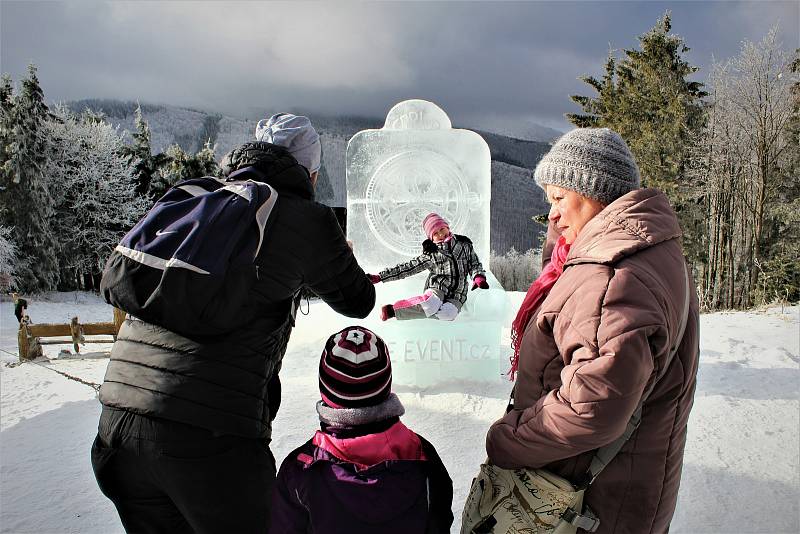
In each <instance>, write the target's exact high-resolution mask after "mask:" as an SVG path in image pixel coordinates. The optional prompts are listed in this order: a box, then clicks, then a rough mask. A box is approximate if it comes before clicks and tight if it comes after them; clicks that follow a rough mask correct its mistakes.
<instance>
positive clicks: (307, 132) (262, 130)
mask: <svg viewBox="0 0 800 534" xmlns="http://www.w3.org/2000/svg"><path fill="white" fill-rule="evenodd" d="M256 139H257V140H259V141H266V142H267V143H272V144H273V145H280V146H282V147H284V148H286V149H287V150H288V151H289V152H290V153H291V154H292V156H294V159H296V160H297V163H299V164H300V165H302V166H303V167H305V168H306V169H308V172H314V171H318V170H319V168H320V161H321V159H322V146H321V145H320V142H319V134H317V131H316V130H315V129H314V127H313V126H312V125H311V121H310V120H308V117H303V116H302V115H292V114H291V113H278V114H276V115H273V116H272V117H270V118H268V119H262V120H260V121H258V124H257V125H256Z"/></svg>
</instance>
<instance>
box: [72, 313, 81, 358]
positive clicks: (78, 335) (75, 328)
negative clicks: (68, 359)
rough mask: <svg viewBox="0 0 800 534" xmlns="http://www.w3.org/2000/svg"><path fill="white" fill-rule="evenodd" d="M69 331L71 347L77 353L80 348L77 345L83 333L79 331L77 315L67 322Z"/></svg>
mask: <svg viewBox="0 0 800 534" xmlns="http://www.w3.org/2000/svg"><path fill="white" fill-rule="evenodd" d="M69 332H70V334H71V335H72V347H73V348H74V349H75V354H79V353H80V352H81V348H80V347H79V346H78V343H80V342H81V341H82V340H83V334H82V333H81V325H80V323H78V318H77V317H73V318H72V320H71V321H70V322H69Z"/></svg>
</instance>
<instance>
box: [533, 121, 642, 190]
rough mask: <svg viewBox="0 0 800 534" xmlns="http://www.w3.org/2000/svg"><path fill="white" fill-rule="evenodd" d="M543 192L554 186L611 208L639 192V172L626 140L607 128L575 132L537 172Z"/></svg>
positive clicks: (563, 139)
mask: <svg viewBox="0 0 800 534" xmlns="http://www.w3.org/2000/svg"><path fill="white" fill-rule="evenodd" d="M534 178H535V179H536V183H537V184H539V187H541V188H542V189H544V188H545V185H547V184H550V185H555V186H558V187H563V188H564V189H569V190H571V191H575V192H577V193H580V194H581V195H583V196H585V197H589V198H593V199H595V200H598V201H600V202H601V203H603V204H606V205H608V204H611V203H612V202H614V201H615V200H616V199H618V198H619V197H621V196H622V195H624V194H626V193H629V192H631V191H633V190H634V189H639V168H638V167H637V166H636V161H635V160H634V159H633V154H631V151H630V149H629V148H628V145H626V144H625V140H624V139H622V137H621V136H620V135H619V134H618V133H617V132H615V131H613V130H609V129H608V128H576V129H574V130H572V131H571V132H567V133H566V134H564V135H563V136H562V137H561V138H560V139H559V140H558V141H556V144H554V145H553V148H551V149H550V152H548V153H547V154H545V155H544V157H543V158H542V159H541V161H540V162H539V164H538V165H537V166H536V171H535V172H534Z"/></svg>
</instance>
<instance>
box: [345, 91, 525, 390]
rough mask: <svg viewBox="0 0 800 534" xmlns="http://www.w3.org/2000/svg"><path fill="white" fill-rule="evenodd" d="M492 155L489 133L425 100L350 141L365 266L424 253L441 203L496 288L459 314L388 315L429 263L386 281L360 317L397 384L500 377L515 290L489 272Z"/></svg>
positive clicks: (354, 223) (350, 187)
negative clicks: (386, 353) (426, 227)
mask: <svg viewBox="0 0 800 534" xmlns="http://www.w3.org/2000/svg"><path fill="white" fill-rule="evenodd" d="M490 196H491V159H490V155H489V147H488V146H487V145H486V142H485V141H484V140H483V138H482V137H481V136H480V135H478V134H476V133H475V132H471V131H468V130H454V129H452V128H451V124H450V119H449V118H448V117H447V115H446V114H445V112H444V111H442V109H441V108H439V107H438V106H436V105H435V104H433V103H431V102H427V101H424V100H407V101H405V102H401V103H399V104H397V105H395V106H394V107H393V108H392V109H391V110H390V111H389V114H388V115H387V117H386V124H385V125H384V127H383V128H381V129H380V130H364V131H361V132H359V133H357V134H356V135H355V136H353V138H352V139H350V142H349V143H348V145H347V211H348V215H347V228H348V239H350V240H351V241H352V242H353V250H354V251H355V254H356V257H357V258H358V261H359V263H360V264H361V265H362V266H363V267H364V269H365V270H366V271H367V272H372V273H377V272H378V271H380V270H382V269H384V268H386V267H392V266H394V265H396V264H398V263H400V262H403V261H408V260H409V259H410V258H412V257H415V256H417V255H419V254H421V253H422V241H423V240H424V239H425V235H424V233H423V231H422V220H423V218H424V217H425V216H426V215H427V214H428V213H430V212H436V213H438V214H440V215H441V216H442V217H444V218H445V219H446V220H447V221H449V222H450V228H451V230H452V231H453V232H454V233H457V234H463V235H466V236H468V237H469V238H470V239H471V240H472V242H473V244H474V247H475V251H476V252H477V254H478V256H479V257H480V259H481V262H482V263H483V266H484V268H485V269H486V270H487V273H486V274H487V280H488V282H489V285H490V289H489V290H480V289H476V290H475V291H471V292H470V293H469V297H468V299H467V302H466V304H465V306H464V308H463V309H462V310H461V313H460V314H459V315H458V317H457V318H456V320H455V321H453V322H445V321H437V320H435V319H427V320H425V319H422V320H414V321H397V320H396V319H391V320H389V321H386V322H381V320H380V317H379V314H380V305H383V304H388V303H392V302H395V301H396V300H399V299H401V298H407V297H410V296H413V295H419V294H421V293H422V291H423V288H424V284H425V277H426V276H427V271H426V272H424V273H421V274H418V275H416V276H412V277H410V278H406V279H404V280H399V281H395V282H390V283H380V284H377V285H376V286H375V288H376V290H377V305H376V307H375V311H373V313H372V314H371V315H370V317H369V318H367V319H366V320H364V321H362V322H361V323H362V324H364V325H365V326H367V327H368V328H371V329H373V330H374V331H375V332H376V333H377V334H379V335H380V336H381V337H383V338H384V339H385V340H386V341H387V343H388V344H389V349H390V351H391V355H392V365H393V368H394V382H395V383H396V384H403V385H414V386H420V387H426V386H430V385H432V384H436V383H439V382H443V381H448V380H481V381H486V380H492V381H493V380H500V379H501V375H502V374H503V373H504V371H505V370H506V369H507V366H508V354H509V352H510V349H509V348H508V347H505V346H501V345H500V339H501V334H502V329H503V327H504V326H507V325H506V324H505V323H506V321H507V317H506V315H507V313H508V298H507V296H506V293H505V291H504V290H503V288H502V287H501V286H500V283H499V282H498V281H497V279H496V278H495V277H494V276H493V275H492V274H491V272H489V270H488V268H489V251H490V249H489V201H490Z"/></svg>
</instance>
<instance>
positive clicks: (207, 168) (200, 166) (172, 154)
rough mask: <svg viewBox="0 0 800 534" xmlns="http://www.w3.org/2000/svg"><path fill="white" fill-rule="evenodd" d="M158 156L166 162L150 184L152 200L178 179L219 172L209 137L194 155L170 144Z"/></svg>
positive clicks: (213, 174) (214, 174)
mask: <svg viewBox="0 0 800 534" xmlns="http://www.w3.org/2000/svg"><path fill="white" fill-rule="evenodd" d="M159 156H161V157H163V158H164V161H166V163H165V164H163V165H161V167H160V169H159V172H158V173H157V174H156V175H155V176H154V177H153V182H152V183H151V185H150V199H151V200H152V201H153V202H155V201H156V200H158V199H159V198H161V197H162V196H163V195H164V193H166V192H167V189H169V188H170V187H172V186H173V185H175V184H176V183H178V182H180V181H183V180H188V179H190V178H197V177H199V176H218V175H219V172H220V168H219V164H217V161H216V160H215V159H214V147H213V146H212V145H211V140H210V139H209V140H208V141H206V144H205V146H204V147H203V149H202V150H200V151H199V152H198V153H197V154H195V155H194V156H192V155H190V154H187V153H186V152H184V151H183V149H182V148H181V147H180V145H177V144H174V145H170V146H169V147H167V150H166V151H165V152H164V154H159Z"/></svg>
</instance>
